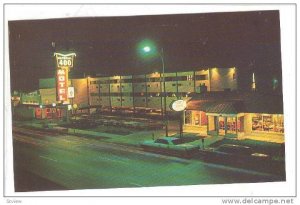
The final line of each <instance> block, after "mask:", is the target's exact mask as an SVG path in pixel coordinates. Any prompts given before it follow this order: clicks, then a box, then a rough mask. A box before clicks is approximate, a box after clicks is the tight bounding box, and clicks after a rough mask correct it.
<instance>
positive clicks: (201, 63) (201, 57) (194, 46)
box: [9, 11, 282, 91]
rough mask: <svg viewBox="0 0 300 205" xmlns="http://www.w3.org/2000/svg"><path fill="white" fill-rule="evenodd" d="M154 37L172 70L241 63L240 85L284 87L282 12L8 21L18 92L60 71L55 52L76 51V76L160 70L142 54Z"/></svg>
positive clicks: (156, 61)
mask: <svg viewBox="0 0 300 205" xmlns="http://www.w3.org/2000/svg"><path fill="white" fill-rule="evenodd" d="M144 39H151V40H153V41H154V42H155V43H156V45H157V46H158V47H159V48H161V47H163V49H164V58H165V65H166V72H168V71H169V72H172V71H184V70H186V71H191V70H197V69H199V68H205V67H220V68H224V67H232V66H235V67H237V69H238V72H239V73H238V80H239V82H238V83H239V87H240V88H241V89H242V90H243V89H247V88H250V85H251V76H252V75H251V73H252V72H255V73H256V76H257V77H256V78H257V87H258V88H261V90H263V89H264V90H268V89H270V88H271V86H272V83H271V80H272V79H273V78H274V77H275V78H276V79H277V80H278V82H279V84H280V85H281V82H282V80H281V52H280V22H279V11H253V12H233V13H206V14H178V15H159V16H132V17H94V18H91V17H86V18H67V19H49V20H24V21H10V22H9V54H10V69H11V70H10V71H11V79H12V81H11V87H12V90H23V91H32V90H35V89H38V79H39V78H49V77H54V74H55V59H54V57H53V53H54V52H60V51H74V52H76V54H77V57H76V58H75V67H74V69H73V71H72V73H71V75H72V76H73V77H82V76H83V75H84V74H86V75H91V76H93V75H96V74H103V75H114V74H116V75H126V74H142V73H150V72H153V71H160V70H161V62H160V59H159V58H151V59H143V58H141V57H140V56H139V55H138V54H137V44H138V43H139V42H140V41H142V40H144Z"/></svg>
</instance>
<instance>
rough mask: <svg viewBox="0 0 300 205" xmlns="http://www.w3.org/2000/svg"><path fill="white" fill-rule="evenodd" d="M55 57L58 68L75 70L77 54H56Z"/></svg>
mask: <svg viewBox="0 0 300 205" xmlns="http://www.w3.org/2000/svg"><path fill="white" fill-rule="evenodd" d="M54 56H55V57H56V65H57V67H58V68H62V67H68V68H73V65H74V64H73V62H74V57H75V56H76V53H68V54H62V53H54Z"/></svg>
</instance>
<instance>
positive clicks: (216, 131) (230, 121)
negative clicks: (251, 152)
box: [207, 113, 244, 137]
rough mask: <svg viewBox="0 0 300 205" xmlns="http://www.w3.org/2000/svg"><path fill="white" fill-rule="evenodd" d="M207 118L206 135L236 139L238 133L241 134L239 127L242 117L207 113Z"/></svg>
mask: <svg viewBox="0 0 300 205" xmlns="http://www.w3.org/2000/svg"><path fill="white" fill-rule="evenodd" d="M207 118H208V122H209V123H208V125H207V134H208V135H218V136H226V137H237V136H238V134H239V133H240V132H243V128H242V126H241V125H242V122H243V120H244V117H243V116H242V115H239V114H220V113H218V114H216V113H207Z"/></svg>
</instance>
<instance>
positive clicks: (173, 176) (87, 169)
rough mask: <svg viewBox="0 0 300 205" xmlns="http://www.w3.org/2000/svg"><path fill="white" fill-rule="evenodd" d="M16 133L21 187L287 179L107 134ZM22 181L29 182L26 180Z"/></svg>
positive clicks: (220, 182)
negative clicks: (116, 140) (113, 139)
mask: <svg viewBox="0 0 300 205" xmlns="http://www.w3.org/2000/svg"><path fill="white" fill-rule="evenodd" d="M13 138H14V162H15V163H14V164H15V173H17V174H16V176H15V177H16V183H15V184H16V190H21V191H32V190H59V189H61V190H63V189H96V188H97V189H98V188H116V187H146V186H171V185H195V184H223V183H247V182H266V181H279V180H281V179H280V178H279V177H276V176H271V175H266V174H262V173H258V172H252V171H246V170H241V169H236V168H231V167H226V166H221V165H215V164H209V163H204V162H201V161H197V160H193V159H192V160H189V159H182V158H177V157H171V156H165V155H159V154H154V153H148V152H144V151H143V150H141V149H139V148H137V147H133V146H124V145H118V144H113V143H108V142H104V141H101V139H91V138H84V137H78V136H72V135H61V134H53V133H45V132H41V131H33V130H25V129H19V128H18V129H17V128H14V131H13ZM22 173H24V177H23V176H22ZM35 176H36V177H35ZM22 178H23V179H22ZM25 178H26V179H27V181H26V179H25ZM31 178H34V180H32V184H31V183H30V182H31ZM22 180H24V181H26V183H27V184H25V185H24V183H23V184H22V183H20V182H22Z"/></svg>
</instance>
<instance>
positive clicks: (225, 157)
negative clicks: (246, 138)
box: [199, 144, 270, 165]
mask: <svg viewBox="0 0 300 205" xmlns="http://www.w3.org/2000/svg"><path fill="white" fill-rule="evenodd" d="M199 153H200V155H201V156H202V157H203V159H204V160H206V161H213V162H218V163H225V164H234V165H245V164H249V165H251V163H254V164H252V165H256V162H260V161H266V160H270V156H269V155H267V154H263V153H257V152H255V150H253V148H251V147H248V146H242V145H235V144H223V145H220V146H219V147H216V148H207V149H200V150H199Z"/></svg>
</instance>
